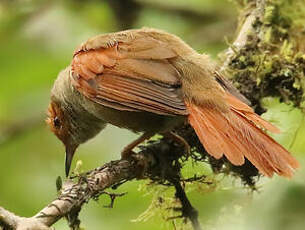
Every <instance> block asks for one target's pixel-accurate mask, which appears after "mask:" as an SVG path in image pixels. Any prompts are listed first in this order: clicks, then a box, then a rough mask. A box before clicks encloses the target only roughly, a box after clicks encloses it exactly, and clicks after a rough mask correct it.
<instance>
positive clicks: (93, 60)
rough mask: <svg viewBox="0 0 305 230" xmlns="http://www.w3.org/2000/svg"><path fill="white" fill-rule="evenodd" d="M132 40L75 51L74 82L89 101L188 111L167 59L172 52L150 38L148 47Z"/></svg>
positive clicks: (167, 112) (129, 107)
mask: <svg viewBox="0 0 305 230" xmlns="http://www.w3.org/2000/svg"><path fill="white" fill-rule="evenodd" d="M132 44H133V43H131V44H129V45H128V44H116V45H115V46H113V47H110V48H99V49H95V50H89V51H78V52H77V53H76V54H75V56H74V58H73V61H72V79H73V81H72V82H73V85H74V86H75V87H76V89H77V90H78V91H79V92H80V93H82V94H83V95H85V96H86V97H88V98H89V99H91V100H92V101H94V102H96V103H99V104H102V105H104V106H108V107H111V108H114V109H119V110H125V111H147V112H152V113H156V114H161V115H187V114H188V112H187V109H186V107H185V104H184V100H183V97H182V93H181V83H180V81H179V79H178V72H177V71H176V70H175V68H174V67H173V66H172V65H171V64H170V63H169V62H168V61H167V58H170V57H173V55H174V53H173V52H172V51H167V52H164V49H165V47H164V46H158V44H156V46H155V47H153V46H152V43H151V42H149V43H147V47H143V45H141V46H140V45H137V46H134V45H132ZM158 47H160V49H159V50H158ZM150 52H151V55H150ZM158 53H159V59H158V58H157V55H158ZM137 54H138V55H137ZM150 56H151V57H153V58H151V59H149V57H150Z"/></svg>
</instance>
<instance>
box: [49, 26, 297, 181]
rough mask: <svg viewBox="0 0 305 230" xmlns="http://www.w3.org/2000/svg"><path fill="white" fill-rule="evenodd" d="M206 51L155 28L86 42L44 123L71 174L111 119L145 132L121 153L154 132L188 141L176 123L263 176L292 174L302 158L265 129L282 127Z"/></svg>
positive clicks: (60, 81)
mask: <svg viewBox="0 0 305 230" xmlns="http://www.w3.org/2000/svg"><path fill="white" fill-rule="evenodd" d="M217 69H218V68H217V65H216V64H215V63H214V61H212V60H211V58H210V57H209V56H208V55H206V54H199V53H197V52H196V51H195V50H194V49H192V48H191V47H190V46H189V45H188V44H186V43H185V42H184V41H183V40H182V39H181V38H179V37H178V36H176V35H173V34H170V33H167V32H165V31H162V30H159V29H153V28H141V29H131V30H125V31H120V32H114V33H108V34H101V35H98V36H95V37H92V38H90V39H88V40H87V41H86V42H84V43H82V44H81V45H80V46H79V47H78V48H77V49H76V50H75V52H74V54H73V58H72V61H71V63H70V65H69V66H68V67H66V68H65V69H64V70H62V71H61V72H60V73H59V74H58V77H57V79H56V80H55V82H54V85H53V88H52V90H51V99H50V104H49V107H48V116H47V120H46V121H47V123H48V124H49V126H50V128H51V131H52V132H53V133H54V134H55V135H56V136H57V137H58V138H59V139H60V140H61V141H62V143H63V144H64V145H65V148H66V158H65V173H66V176H68V175H69V171H70V167H71V162H72V159H73V156H74V154H75V151H76V149H77V148H78V146H79V145H80V144H82V143H85V142H86V141H88V140H89V139H91V138H93V137H95V136H96V135H97V134H98V133H99V132H100V131H101V130H103V129H104V128H105V127H106V125H107V124H112V125H115V126H117V127H120V128H124V129H128V130H131V131H133V132H135V133H141V135H140V136H139V137H138V138H137V139H136V140H134V141H133V142H132V143H130V144H129V145H127V146H126V147H125V148H124V149H123V151H122V153H121V157H122V158H128V157H129V156H130V155H131V154H132V153H133V149H134V148H135V147H136V146H138V145H139V144H141V143H142V142H144V141H145V140H148V139H150V138H151V137H152V136H154V135H155V134H161V135H167V136H170V137H172V138H174V139H175V140H176V141H180V142H182V143H184V144H185V145H186V146H187V143H185V142H186V141H185V140H184V139H183V138H182V137H180V136H179V135H178V134H176V133H174V132H173V129H174V128H176V127H178V126H181V125H183V124H190V126H191V127H192V128H193V129H194V131H195V133H196V135H197V137H198V138H199V140H200V142H201V143H202V145H203V147H204V148H205V150H206V151H207V153H208V154H210V155H211V156H212V157H214V158H215V159H220V158H222V157H226V158H227V159H228V161H230V162H231V163H232V164H233V165H236V166H240V165H243V164H244V163H245V160H246V159H247V160H249V161H250V162H251V163H252V164H253V165H254V166H255V167H256V168H257V169H258V170H259V172H260V173H261V174H263V175H265V176H267V177H272V176H273V175H274V174H278V175H280V176H284V177H288V178H290V177H292V176H293V174H294V171H295V169H296V168H298V167H299V163H298V161H297V160H296V159H295V158H294V157H293V156H292V155H291V154H290V153H289V151H288V150H286V149H285V148H284V147H282V146H281V145H280V144H279V143H277V142H276V141H275V140H274V139H272V138H271V137H270V136H269V135H268V134H267V133H266V131H270V132H273V133H279V132H280V130H279V129H278V128H277V127H275V126H274V125H272V124H271V123H269V122H268V121H266V120H264V119H263V118H261V117H260V116H259V115H257V114H256V113H255V112H254V110H253V109H252V108H251V107H250V106H249V103H248V100H247V99H246V98H245V97H244V96H243V95H241V94H240V93H239V92H238V90H237V89H236V88H235V87H234V86H233V84H232V83H231V82H230V81H229V80H228V79H227V78H226V77H224V76H223V75H222V74H220V73H219V72H218V70H217Z"/></svg>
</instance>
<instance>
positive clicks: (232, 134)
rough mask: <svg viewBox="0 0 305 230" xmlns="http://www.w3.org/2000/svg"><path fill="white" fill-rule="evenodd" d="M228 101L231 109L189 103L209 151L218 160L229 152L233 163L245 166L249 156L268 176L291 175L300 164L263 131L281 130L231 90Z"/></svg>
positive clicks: (200, 138)
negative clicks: (232, 93) (227, 110)
mask: <svg viewBox="0 0 305 230" xmlns="http://www.w3.org/2000/svg"><path fill="white" fill-rule="evenodd" d="M227 103H228V105H229V106H230V110H229V112H222V111H220V110H218V109H216V108H215V109H213V108H211V107H205V106H198V105H195V104H193V103H190V102H186V104H187V107H188V110H189V114H190V115H189V118H188V119H189V123H190V124H191V126H192V127H193V128H194V130H195V132H196V134H197V136H198V138H199V140H200V142H201V143H202V145H203V146H204V148H205V149H206V151H207V152H208V153H209V154H210V155H212V156H213V157H214V158H216V159H219V158H221V157H222V156H223V155H225V156H226V158H227V159H228V160H229V161H230V162H231V163H232V164H233V165H242V164H244V162H245V158H247V159H248V160H249V161H250V162H251V163H252V164H253V165H254V166H255V167H256V168H257V169H258V170H259V171H260V172H261V173H262V174H264V175H266V176H268V177H271V176H272V175H273V174H274V173H277V174H279V175H281V176H285V177H291V176H292V175H293V172H294V169H296V168H298V167H299V163H298V162H297V161H296V159H294V157H292V156H291V155H290V153H289V152H288V151H287V150H286V149H285V148H284V147H282V146H281V145H280V144H278V143H277V142H276V141H275V140H273V139H272V138H271V137H269V136H268V135H267V134H266V133H265V132H264V131H263V130H262V129H265V130H268V131H271V132H274V133H279V132H280V131H279V129H278V128H276V127H275V126H273V125H272V124H270V123H269V122H267V121H265V120H263V119H262V118H261V117H260V116H259V115H257V114H256V113H254V111H253V110H252V108H250V107H249V106H248V105H246V104H244V103H243V102H241V101H240V100H238V99H237V98H235V97H234V96H232V95H231V94H229V93H227Z"/></svg>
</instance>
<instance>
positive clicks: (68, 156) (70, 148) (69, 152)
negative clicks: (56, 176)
mask: <svg viewBox="0 0 305 230" xmlns="http://www.w3.org/2000/svg"><path fill="white" fill-rule="evenodd" d="M76 148H77V146H74V145H71V146H70V145H67V146H66V163H65V167H66V177H68V176H69V171H70V168H71V163H72V160H73V156H74V153H75V150H76Z"/></svg>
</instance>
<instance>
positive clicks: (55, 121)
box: [53, 117, 61, 129]
mask: <svg viewBox="0 0 305 230" xmlns="http://www.w3.org/2000/svg"><path fill="white" fill-rule="evenodd" d="M53 122H54V126H55V128H58V129H59V128H60V127H61V123H60V120H59V118H58V117H55V118H54V121H53Z"/></svg>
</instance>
